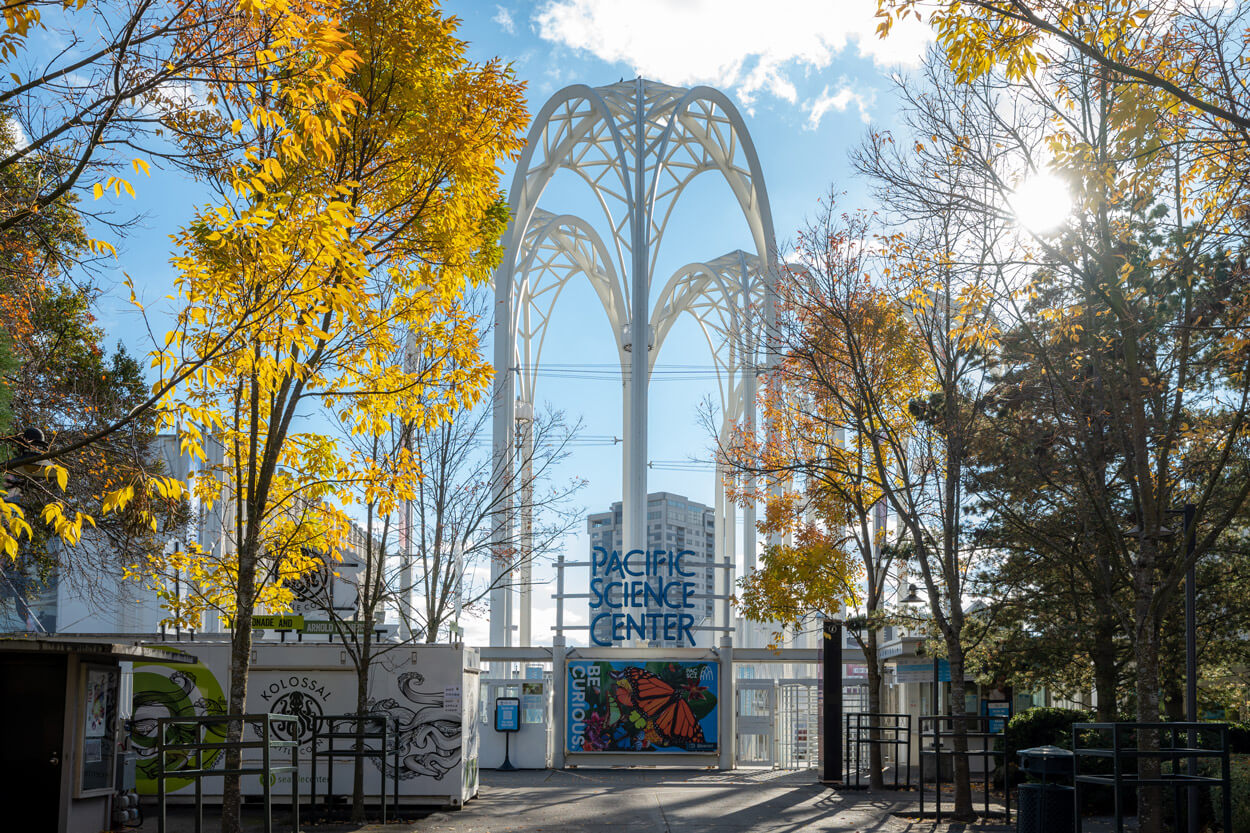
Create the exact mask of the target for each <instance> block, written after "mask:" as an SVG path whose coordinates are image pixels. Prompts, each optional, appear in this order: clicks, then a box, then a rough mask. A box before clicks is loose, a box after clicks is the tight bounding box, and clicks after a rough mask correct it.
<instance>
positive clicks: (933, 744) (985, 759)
mask: <svg viewBox="0 0 1250 833" xmlns="http://www.w3.org/2000/svg"><path fill="white" fill-rule="evenodd" d="M995 720H1002V718H1001V717H987V716H983V715H965V716H964V717H954V716H952V715H945V714H944V715H925V716H923V717H921V718H920V814H921V815H922V816H923V815H924V796H925V789H924V762H925V756H926V755H928V756H930V757H931V759H932V760H933V778H934V790H933V792H934V807H935V810H936V817H937V821H938V822H939V823H940V822H941V821H942V757H943V756H944V755H945V756H949V757H950V761H951V764H952V768H951V771H952V775H953V773H954V762H955V756H956V755H961V756H963V757H964V758H971V757H973V756H977V755H980V756H981V762H982V767H983V769H984V770H985V772H984V776H985V777H984V782H983V787H984V793H985V794H984V797H985V815H987V816H988V815H990V787H991V785H992V784H993V771H992V770H991V769H990V766H989V762H990V759H991V758H998V759H1001V760H1002V761H1003V772H1004V776H1005V775H1006V769H1007V767H1006V759H1007V753H1006V751H1004V750H1003V749H994V748H993V745H994V741H996V740H998V739H1000V738H1002V737H1003V733H1002V732H991V731H989V727H990V726H991V725H992V723H991V721H995ZM960 723H961V724H963V728H964V730H965V731H964V732H962V735H963V736H964V737H965V738H967V739H968V740H970V741H980V743H981V746H982V748H981V749H965V750H964V751H963V752H956V751H955V750H954V749H947V748H945V747H944V746H943V738H948V739H953V738H954V737H955V734H956V724H960ZM944 726H945V727H947V731H945V732H944V731H943V727H944ZM970 726H977V727H980V730H978V731H968V729H969V727H970ZM926 727H927V730H926ZM1006 783H1007V782H1006V780H1005V777H1004V781H1003V784H1004V787H1003V801H1004V807H1005V811H1006V816H1007V823H1009V824H1010V823H1011V790H1010V789H1009V788H1007V786H1006Z"/></svg>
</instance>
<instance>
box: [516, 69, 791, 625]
mask: <svg viewBox="0 0 1250 833" xmlns="http://www.w3.org/2000/svg"><path fill="white" fill-rule="evenodd" d="M560 170H568V171H572V172H573V173H574V174H575V175H576V176H578V177H580V179H581V180H582V181H583V182H584V183H585V184H586V185H587V186H588V187H589V189H590V192H591V194H593V196H594V200H595V203H596V204H597V206H598V212H597V214H598V215H599V216H597V217H595V218H594V219H595V220H596V221H599V222H597V223H592V222H591V218H588V217H584V216H574V215H570V214H556V213H552V212H548V211H544V210H543V209H541V208H540V207H539V201H540V199H541V198H542V196H543V193H544V191H545V190H546V188H547V187H548V185H549V184H550V183H551V181H552V179H553V177H554V176H555V175H556V173H557V172H558V171H560ZM707 172H715V173H717V174H719V175H720V177H721V178H723V180H724V181H725V182H726V183H727V185H728V186H729V189H730V191H731V193H732V194H733V195H734V198H735V200H736V201H737V203H738V206H739V208H740V209H741V211H742V214H743V217H744V219H745V221H746V224H747V227H748V229H749V230H750V235H751V243H752V245H753V248H754V250H755V251H754V252H753V253H747V252H733V253H730V254H729V255H725V256H723V257H721V258H716V259H715V260H712V261H708V262H706V263H699V264H691V265H690V266H687V267H683V269H680V270H678V271H677V273H675V274H674V275H673V276H672V278H670V280H669V281H668V283H667V284H666V285H665V287H664V288H663V290H662V292H661V293H660V295H659V296H658V298H657V299H656V301H657V302H656V304H655V306H654V307H653V306H652V302H651V290H652V286H653V276H654V272H655V268H656V263H657V258H658V256H659V250H660V246H661V243H662V241H663V237H664V233H665V231H666V229H667V228H668V224H669V221H670V219H671V218H672V216H673V211H674V208H675V207H676V205H677V203H678V202H679V201H680V199H681V196H682V194H683V192H684V191H685V189H686V188H687V186H689V184H690V183H691V182H692V181H694V179H695V178H696V177H698V176H699V175H701V174H703V173H707ZM509 194H510V198H511V202H510V208H511V215H512V222H511V223H510V224H509V226H508V229H507V231H506V232H505V234H504V240H503V248H504V255H503V261H502V263H501V265H500V267H499V269H498V270H497V272H496V277H495V303H496V306H495V369H496V374H495V389H494V409H495V410H494V454H495V472H494V478H493V479H494V482H495V484H496V488H497V489H499V495H498V497H499V501H498V502H497V505H500V506H502V505H503V504H504V503H506V497H505V491H506V484H507V483H508V482H510V480H511V478H510V476H509V473H510V471H511V467H512V465H513V453H514V451H513V449H514V447H515V438H514V431H515V430H516V429H515V425H516V424H517V423H516V416H517V411H516V406H517V402H518V400H519V401H520V402H521V407H522V408H523V409H524V413H529V412H531V409H532V403H533V401H534V392H535V387H536V382H537V379H536V368H537V365H538V362H539V359H540V357H541V352H542V346H543V343H544V338H545V334H546V328H547V325H548V323H549V322H550V320H551V316H552V314H553V311H554V309H555V306H556V302H557V300H558V298H559V296H560V294H561V291H562V290H563V288H564V286H566V285H567V283H568V282H569V281H570V280H575V279H580V276H585V277H586V279H587V280H589V282H590V283H591V285H592V286H593V287H594V289H595V292H596V294H597V295H598V296H599V300H600V302H601V303H602V305H603V308H604V312H605V314H606V315H607V320H608V322H609V325H610V326H611V328H612V333H613V337H614V339H615V343H616V346H617V353H618V356H619V358H620V362H621V370H622V377H623V378H624V379H626V380H627V383H626V387H625V393H624V397H623V399H624V401H623V403H622V408H623V433H624V438H623V439H624V442H623V443H622V445H623V461H622V462H623V464H622V485H623V503H624V507H623V509H624V512H623V514H624V518H623V520H624V528H625V529H624V532H625V540H627V541H643V542H645V541H646V502H647V485H646V454H647V420H646V413H647V393H648V383H649V381H650V375H651V370H652V369H653V367H654V365H655V360H656V356H657V355H658V353H659V348H660V346H661V345H662V343H663V341H664V338H665V337H666V336H667V335H668V333H669V332H670V330H671V328H672V326H673V324H674V323H675V322H676V320H677V318H678V317H679V316H680V315H682V314H690V315H692V316H694V318H695V320H696V321H697V322H698V323H699V326H700V327H701V328H702V330H703V333H704V335H705V337H706V338H707V340H708V344H709V347H710V348H711V350H712V355H713V361H714V362H715V364H716V366H717V368H718V371H719V372H720V377H721V378H720V385H721V400H722V405H723V406H724V413H725V415H726V419H734V418H739V417H741V416H742V415H744V414H746V415H747V416H748V421H749V422H751V421H752V420H753V413H754V411H753V408H754V399H755V395H754V391H755V367H756V366H757V365H759V364H760V363H761V360H760V359H759V358H758V356H757V355H755V353H756V351H758V350H759V349H760V348H761V345H755V344H752V343H751V342H749V340H743V336H744V335H745V334H746V331H747V330H751V329H759V328H750V327H744V323H745V320H746V318H745V317H746V316H747V315H749V314H751V311H752V310H754V311H755V313H756V314H758V315H760V316H761V318H764V319H768V320H771V316H772V300H771V296H770V295H769V294H768V293H767V291H766V287H767V286H768V285H769V284H770V282H769V281H768V280H767V279H766V276H767V275H771V274H773V273H774V272H775V251H774V242H773V241H774V235H773V225H772V215H771V212H770V210H769V206H768V197H767V191H766V189H765V186H764V178H763V173H762V170H761V168H760V164H759V159H758V156H757V154H756V151H755V146H754V144H753V143H752V141H751V138H750V135H749V134H748V133H747V130H746V125H745V124H744V123H743V121H742V117H741V115H740V114H739V113H738V110H737V108H735V107H734V105H733V104H732V103H731V102H730V101H729V99H728V98H726V97H725V95H724V94H722V93H721V92H720V91H718V90H715V89H712V88H711V87H702V86H700V87H694V88H692V89H684V88H681V87H671V86H667V85H664V84H658V83H655V82H652V81H644V80H643V79H635V80H633V81H623V82H620V83H617V84H611V85H608V86H604V87H589V86H586V85H584V84H576V85H573V86H570V87H566V88H565V89H563V90H561V91H560V92H558V93H556V94H555V95H554V96H552V98H551V99H550V100H549V101H548V102H547V103H546V104H544V105H543V107H542V109H541V110H539V112H538V114H537V116H536V117H535V119H534V123H533V126H532V128H531V130H530V134H529V139H528V141H527V142H526V146H525V149H524V151H523V152H522V154H521V158H520V160H519V162H518V165H517V170H516V174H515V175H514V178H513V183H512V188H511V190H510V192H509ZM600 223H601V225H600ZM600 230H601V231H602V232H603V233H600ZM747 344H751V346H750V347H749V348H748V347H746V346H745V345H747ZM636 345H646V349H635V346H636ZM748 350H749V352H750V353H751V355H750V356H745V355H744V353H745V352H747V351H748ZM718 497H720V495H718ZM512 514H513V513H512V512H511V511H500V512H499V513H498V514H497V515H496V516H495V519H494V526H493V535H494V540H495V541H496V542H498V545H497V549H498V552H499V553H506V549H507V548H506V546H505V545H504V542H508V541H511V540H513V536H512V535H511V525H512V524H513V523H514V520H513V518H512ZM752 533H753V524H752V525H751V531H748V533H747V534H748V535H751V534H752ZM521 546H522V548H524V547H525V543H524V542H522V544H521ZM749 550H750V551H749V552H748V562H747V564H748V566H753V562H754V543H753V540H751V541H750V547H749ZM730 551H731V552H732V548H731V549H730ZM494 566H495V573H494V575H493V576H492V578H493V579H494V580H495V582H496V587H497V588H498V589H497V590H496V591H494V592H493V593H492V596H491V644H492V645H499V646H505V645H510V644H512V639H511V618H512V617H511V604H510V596H509V595H508V591H507V585H508V584H509V583H510V582H507V581H506V580H503V581H501V580H500V578H501V576H502V574H503V573H504V572H505V571H507V570H508V568H509V567H508V563H507V558H506V555H501V556H499V557H497V558H496V559H495V565H494ZM521 584H522V587H523V590H522V600H521V617H520V618H521V622H520V631H521V633H520V644H522V645H526V644H529V615H528V614H529V601H528V598H527V597H526V595H525V589H524V588H525V587H527V586H528V582H526V581H522V582H521ZM726 624H727V623H726Z"/></svg>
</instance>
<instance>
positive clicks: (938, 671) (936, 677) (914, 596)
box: [898, 584, 942, 714]
mask: <svg viewBox="0 0 1250 833" xmlns="http://www.w3.org/2000/svg"><path fill="white" fill-rule="evenodd" d="M898 603H899V604H900V605H907V606H908V607H913V606H915V605H922V604H924V599H922V598H920V592H919V589H918V588H917V587H916V585H915V584H908V585H907V595H906V596H905V597H904V598H902V599H899V600H898ZM941 676H942V661H941V660H940V659H938V658H937V657H934V658H933V688H932V700H933V713H934V714H938V713H939V709H938V693H939V692H938V689H939V683H940V681H941V680H940V678H941Z"/></svg>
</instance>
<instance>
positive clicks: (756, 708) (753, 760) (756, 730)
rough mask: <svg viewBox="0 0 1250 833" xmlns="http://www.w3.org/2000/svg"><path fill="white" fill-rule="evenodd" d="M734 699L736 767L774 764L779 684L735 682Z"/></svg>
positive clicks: (753, 681) (759, 681)
mask: <svg viewBox="0 0 1250 833" xmlns="http://www.w3.org/2000/svg"><path fill="white" fill-rule="evenodd" d="M734 699H735V700H736V705H735V708H736V709H737V711H736V716H737V735H738V737H737V744H736V747H735V754H736V761H737V765H738V766H773V765H775V764H776V762H777V761H776V757H777V756H776V750H775V747H776V737H777V683H776V682H774V681H773V680H734Z"/></svg>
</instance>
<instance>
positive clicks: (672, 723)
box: [565, 660, 719, 753]
mask: <svg viewBox="0 0 1250 833" xmlns="http://www.w3.org/2000/svg"><path fill="white" fill-rule="evenodd" d="M718 672H719V667H718V666H717V664H716V663H715V662H642V661H624V662H607V661H603V660H570V661H569V664H568V686H567V695H566V696H567V700H566V703H567V708H566V710H565V714H566V716H567V721H568V722H567V724H566V725H565V748H566V749H567V750H568V751H569V752H648V753H665V752H668V753H673V752H715V751H716V749H717V719H718V715H717V696H718V693H719V687H718V683H719V678H718Z"/></svg>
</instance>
